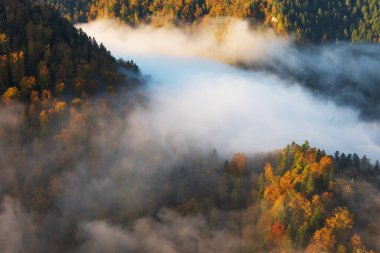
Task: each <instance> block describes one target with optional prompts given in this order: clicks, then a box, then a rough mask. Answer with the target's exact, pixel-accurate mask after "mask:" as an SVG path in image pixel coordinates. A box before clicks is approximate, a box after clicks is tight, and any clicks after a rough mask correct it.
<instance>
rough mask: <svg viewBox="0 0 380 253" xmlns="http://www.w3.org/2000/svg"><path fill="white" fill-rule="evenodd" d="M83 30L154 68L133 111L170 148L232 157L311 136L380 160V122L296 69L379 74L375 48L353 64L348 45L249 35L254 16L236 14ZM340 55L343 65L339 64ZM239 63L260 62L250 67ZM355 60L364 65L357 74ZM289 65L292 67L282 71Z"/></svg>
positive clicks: (322, 75)
mask: <svg viewBox="0 0 380 253" xmlns="http://www.w3.org/2000/svg"><path fill="white" fill-rule="evenodd" d="M80 27H81V28H82V29H83V30H84V31H85V32H86V33H88V34H89V35H90V36H94V37H95V38H96V39H97V41H99V42H102V43H104V45H105V46H106V47H107V48H108V49H109V50H110V51H111V53H112V54H113V55H114V56H115V57H120V58H124V59H130V58H132V59H134V60H135V61H136V62H137V64H138V65H139V66H140V68H141V69H142V71H143V73H144V74H149V75H151V79H150V82H149V84H148V85H147V87H146V91H145V92H146V94H147V97H148V101H149V102H148V106H147V107H144V108H140V109H137V110H135V112H134V113H133V118H134V119H135V120H137V121H138V122H140V123H139V124H140V125H141V126H142V128H141V131H142V132H144V135H145V136H149V138H153V139H156V140H157V141H159V142H161V143H163V145H166V146H167V147H170V145H172V146H173V147H175V148H174V149H175V150H178V147H182V146H186V145H181V144H189V145H191V146H194V145H195V146H197V148H205V147H206V148H209V147H213V148H216V149H217V150H218V151H219V152H221V153H222V154H231V153H233V152H238V151H239V152H247V153H251V152H257V151H268V150H272V149H275V148H280V147H283V146H284V145H286V144H288V143H290V142H292V141H296V142H299V143H302V142H303V141H304V140H309V141H310V142H311V143H312V144H313V145H315V146H317V147H319V148H322V149H325V150H326V151H327V152H329V153H333V152H335V151H336V150H339V151H341V152H346V153H347V152H350V153H354V152H356V153H358V154H359V155H363V154H366V155H368V156H369V157H370V158H372V159H373V160H374V159H378V157H379V154H380V147H379V143H380V136H379V134H378V133H379V125H378V123H377V121H376V120H371V121H364V120H362V118H363V117H362V111H361V108H358V107H357V106H356V104H354V103H353V104H349V103H342V102H341V101H340V100H339V99H337V98H336V97H334V96H321V94H322V95H323V94H324V93H323V92H319V91H321V90H323V89H325V86H318V85H319V82H315V83H313V85H317V86H318V87H317V89H310V86H311V85H309V83H307V80H304V79H303V78H301V77H302V75H301V77H300V75H296V74H294V72H295V71H296V70H297V71H298V72H297V73H305V74H306V73H309V72H310V71H309V72H307V71H306V70H307V69H313V68H314V70H315V71H314V73H313V74H314V75H317V77H318V78H319V79H318V80H327V79H329V80H330V83H336V82H338V81H339V78H340V76H339V75H344V76H345V77H347V78H349V80H352V79H353V78H354V77H355V78H356V79H358V78H360V76H365V77H366V78H367V80H368V79H370V78H371V75H368V72H371V73H372V75H373V74H374V68H373V65H375V66H377V65H376V64H379V62H378V61H376V59H375V58H371V56H368V55H369V54H368V50H370V51H371V50H372V49H371V46H369V45H368V46H366V47H365V48H366V49H367V51H365V50H364V51H363V54H362V55H363V57H361V58H359V61H363V63H364V61H365V62H367V61H368V59H372V62H373V64H369V67H368V68H366V69H365V68H364V67H361V66H360V64H355V65H353V66H351V65H350V64H349V63H350V62H351V61H352V60H353V58H352V57H353V56H352V54H345V52H346V51H347V50H351V49H350V48H349V49H347V47H349V46H347V45H342V46H339V45H334V46H329V47H330V48H331V49H333V48H335V49H334V50H331V51H328V48H329V47H328V46H321V47H314V48H313V49H312V50H311V49H309V50H305V49H298V47H296V46H295V45H293V44H292V43H291V42H290V41H289V40H287V39H285V38H278V37H276V36H275V35H274V34H272V33H271V32H264V33H259V32H255V31H254V32H251V30H250V29H251V28H250V27H249V26H248V24H247V23H245V22H244V21H238V20H228V21H220V20H218V21H214V22H211V23H209V24H201V25H199V27H195V28H194V27H191V28H187V29H186V28H183V29H180V28H167V27H166V28H163V27H161V28H155V27H153V26H141V27H138V28H131V27H128V26H127V25H124V24H119V23H117V22H115V21H96V22H92V23H90V24H84V25H80ZM111 28H112V29H111ZM223 31H224V32H225V34H224V35H220V34H221V33H222V32H223ZM222 34H223V33H222ZM353 47H355V46H353ZM368 48H369V49H368ZM354 49H355V50H356V51H358V50H359V51H360V48H354ZM357 54H359V55H361V54H360V52H357ZM317 55H322V56H320V58H318V57H317ZM308 57H310V59H309V58H308ZM326 57H327V58H326ZM313 59H317V60H318V61H317V60H316V61H313ZM360 59H361V60H360ZM345 60H346V61H345ZM271 61H273V62H271ZM338 62H341V63H342V66H343V67H341V68H338V69H337V68H336V66H338ZM344 62H348V64H344ZM232 63H244V64H245V65H250V66H254V67H252V68H250V69H249V70H243V69H240V68H238V67H236V65H231V64H232ZM276 63H278V66H277V65H276ZM329 64H330V66H329ZM283 65H285V67H281V66H283ZM255 66H256V67H255ZM257 66H260V67H257ZM276 66H277V70H276ZM350 66H351V67H355V66H357V68H356V69H355V71H350V70H352V69H351V67H350ZM363 66H367V65H366V64H363ZM286 71H287V72H286ZM289 71H290V73H291V74H289V75H284V73H288V72H289ZM335 71H336V73H337V74H335V75H333V73H334V72H335ZM330 72H331V75H330ZM336 86H338V84H336ZM319 87H320V88H319ZM316 90H317V92H315V91H316ZM346 91H347V92H346ZM348 91H350V92H348ZM345 92H346V94H350V93H353V92H352V89H351V90H349V89H348V90H347V89H344V88H342V89H341V90H340V91H339V89H338V90H337V93H338V94H344V93H345ZM360 94H361V93H360V92H358V94H356V95H357V96H360ZM354 100H355V97H354V96H352V101H354ZM344 101H345V100H344Z"/></svg>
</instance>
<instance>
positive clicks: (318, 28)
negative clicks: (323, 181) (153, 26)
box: [38, 0, 380, 42]
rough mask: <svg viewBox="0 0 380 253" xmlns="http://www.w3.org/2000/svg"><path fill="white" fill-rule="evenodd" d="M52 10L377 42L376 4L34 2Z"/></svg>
mask: <svg viewBox="0 0 380 253" xmlns="http://www.w3.org/2000/svg"><path fill="white" fill-rule="evenodd" d="M38 1H40V2H43V3H48V4H50V5H52V6H54V7H56V8H57V9H58V10H60V12H61V13H62V14H63V15H64V16H65V17H67V18H69V19H70V20H72V21H73V22H85V21H89V20H94V19H96V18H119V19H121V20H124V21H125V22H127V23H129V24H139V23H141V22H143V23H144V22H150V21H152V20H154V19H155V17H164V18H165V19H171V20H172V21H174V22H176V23H177V24H179V23H181V22H187V23H191V22H194V21H197V20H199V19H200V18H202V17H206V16H210V17H225V16H232V17H238V18H245V19H248V20H250V21H251V22H252V24H254V25H256V26H260V25H264V26H266V27H273V28H274V29H275V30H276V31H277V32H278V33H280V34H287V33H289V34H292V35H293V36H294V37H295V39H296V40H298V41H302V42H324V41H335V40H348V41H352V42H378V41H379V39H380V3H379V1H377V0H326V1H325V0H305V1H301V0H296V1H292V0H286V1H283V0H271V1H269V0H220V1H219V0H217V1H216V0H186V1H185V0H170V1H167V0H142V1H136V0H80V1H71V0H38Z"/></svg>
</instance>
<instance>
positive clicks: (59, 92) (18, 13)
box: [0, 0, 137, 102]
mask: <svg viewBox="0 0 380 253" xmlns="http://www.w3.org/2000/svg"><path fill="white" fill-rule="evenodd" d="M0 20H1V23H0V73H1V75H0V93H1V94H3V97H4V99H5V100H7V99H13V98H18V99H19V100H21V101H27V102H33V100H36V99H38V98H39V97H40V96H53V97H60V96H66V97H71V98H73V97H76V96H85V95H88V94H94V93H96V92H97V91H102V90H107V89H108V90H110V89H113V88H114V87H115V86H118V85H121V84H123V83H125V82H126V79H125V76H123V75H122V74H120V72H119V71H118V68H120V67H122V68H125V69H126V70H131V71H135V70H137V66H135V65H134V64H133V63H125V64H124V66H122V65H120V64H119V63H118V62H117V61H116V60H115V59H114V58H113V57H112V56H111V55H110V53H109V52H108V51H107V50H106V48H105V47H104V46H103V45H98V44H97V42H96V41H95V39H93V38H89V37H88V36H87V35H86V34H84V33H83V32H82V31H78V30H77V29H76V28H74V27H73V25H72V24H70V23H69V22H68V21H66V20H65V19H64V18H61V17H60V16H59V15H58V13H57V12H56V11H54V10H53V9H50V8H47V7H39V6H38V5H35V4H30V3H29V2H28V1H25V0H3V1H1V2H0ZM47 93H49V95H48V94H47ZM43 94H45V95H43Z"/></svg>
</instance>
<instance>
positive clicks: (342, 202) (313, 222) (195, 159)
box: [0, 0, 380, 253]
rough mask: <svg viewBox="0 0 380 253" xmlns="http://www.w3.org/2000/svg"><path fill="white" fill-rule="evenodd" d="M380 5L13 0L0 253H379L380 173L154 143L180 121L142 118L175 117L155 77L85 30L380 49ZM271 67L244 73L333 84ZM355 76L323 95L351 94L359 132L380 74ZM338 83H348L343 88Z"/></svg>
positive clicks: (291, 156)
mask: <svg viewBox="0 0 380 253" xmlns="http://www.w3.org/2000/svg"><path fill="white" fill-rule="evenodd" d="M41 1H42V2H44V3H45V5H40V4H39V3H38V2H41ZM46 4H48V5H49V6H47V5H46ZM379 7H380V4H379V2H378V1H375V0H373V1H371V0H361V1H353V0H345V1H333V0H328V1H319V0H313V1H311V0H307V1H298V0H297V1H279V0H273V1H266V0H254V1H247V0H231V1H224V0H223V1H215V0H186V1H183V0H181V1H177V0H171V1H163V0H144V1H136V0H123V1H122V0H108V1H100V0H80V1H70V0H39V1H28V0H0V94H1V99H0V100H1V101H0V103H1V106H0V251H1V252H6V253H22V252H30V253H37V252H58V253H59V252H73V253H77V252H78V253H82V252H83V253H84V252H86V253H87V252H95V253H97V252H99V253H101V252H136V253H139V252H150V253H194V252H200V253H211V252H221V253H223V252H225V253H229V252H237V253H254V252H310V253H318V252H337V253H345V252H353V253H366V252H368V253H369V252H379V251H380V244H379V240H380V217H379V215H378V213H379V212H380V192H379V190H380V163H379V161H377V160H376V159H372V158H369V157H368V156H366V155H363V154H361V155H359V154H357V153H347V152H346V153H344V152H340V151H336V152H335V153H328V152H326V151H325V150H324V149H323V148H318V147H314V146H313V145H314V144H313V143H309V142H308V141H305V142H304V143H302V144H301V143H296V142H291V143H289V144H288V145H286V146H284V147H280V148H277V149H274V150H266V151H265V152H264V151H263V152H240V150H236V151H235V153H233V154H225V153H224V152H222V151H221V150H218V149H217V148H214V147H210V146H207V147H206V148H204V147H202V148H199V147H198V146H196V145H190V144H188V143H186V142H185V141H183V140H182V139H180V138H179V137H178V136H175V135H169V134H166V133H165V131H159V130H160V129H159V130H157V131H156V129H155V128H152V125H159V123H160V122H161V121H171V120H173V119H170V118H168V117H167V118H165V117H163V118H164V119H156V117H158V118H159V117H160V116H162V114H159V113H157V114H156V113H155V112H156V111H153V113H152V114H153V116H150V117H153V119H155V120H154V121H152V122H153V123H152V122H151V121H148V120H146V119H145V118H146V117H147V116H146V114H147V111H149V110H150V106H152V105H155V106H157V107H160V106H161V107H164V105H162V104H160V103H159V102H157V101H153V102H152V101H150V100H153V99H152V98H151V97H149V92H148V91H150V90H149V87H148V86H149V85H148V84H149V80H150V79H151V78H153V77H149V76H146V75H144V74H145V73H144V72H143V71H142V69H141V68H140V67H139V66H138V64H136V63H135V62H134V61H133V60H132V59H128V60H125V59H124V58H123V59H116V58H115V57H114V56H113V55H112V54H111V52H110V51H108V49H107V48H106V47H105V46H104V45H103V44H102V43H98V42H97V41H96V39H95V38H93V37H91V36H88V35H87V34H86V33H85V32H84V31H83V30H81V29H77V28H75V27H74V25H73V23H72V22H86V21H89V20H93V19H96V18H105V17H107V18H116V17H117V18H119V19H121V20H124V21H126V22H127V23H129V24H132V25H137V24H139V23H140V22H141V23H145V22H146V23H149V22H155V21H154V19H155V18H158V17H160V16H162V17H165V18H168V19H171V21H174V22H176V23H177V24H178V25H181V24H182V23H183V22H184V23H193V22H197V20H198V19H199V18H207V17H219V16H233V17H238V18H244V19H248V20H249V22H250V24H251V25H253V26H262V27H261V28H258V29H264V27H266V26H268V27H272V28H274V29H275V30H276V31H277V32H278V33H279V34H280V36H281V34H284V33H285V34H287V33H289V34H293V35H294V37H295V40H296V41H299V42H308V43H309V42H310V43H311V42H317V43H319V42H325V41H335V40H347V41H351V42H377V41H379V38H380V17H379V14H378V8H379ZM379 11H380V10H379ZM329 49H330V48H328V49H326V50H329ZM306 50H308V49H306ZM344 52H346V51H344ZM368 52H370V51H368ZM315 54H317V53H315ZM369 54H370V53H369ZM370 55H371V57H373V58H375V60H374V61H375V62H376V64H378V61H376V60H378V59H377V58H376V57H377V55H378V54H370ZM285 56H286V55H285ZM300 57H301V56H300ZM371 57H369V58H370V59H372V58H371ZM285 58H286V57H285ZM268 59H269V60H268V61H270V60H273V61H275V62H278V64H277V66H276V68H275V67H274V65H271V64H269V63H268V62H266V63H263V64H257V63H253V64H252V65H249V66H248V65H245V66H244V67H245V68H250V67H252V68H253V69H260V70H263V71H272V72H273V73H274V74H273V75H275V74H276V75H279V76H282V75H285V76H289V79H291V77H293V76H294V77H295V79H296V80H297V81H299V82H306V83H307V85H306V86H308V89H309V90H310V89H313V88H315V87H317V86H318V87H320V83H322V82H325V79H323V78H322V77H321V78H320V79H315V80H314V79H313V78H312V77H314V76H323V75H324V72H323V71H321V70H320V69H318V68H317V67H316V65H308V66H311V67H310V68H312V69H307V70H305V71H303V72H296V71H295V70H294V69H290V68H280V67H278V66H280V65H281V63H283V62H281V61H280V60H279V59H276V58H268ZM300 59H302V58H300ZM312 59H315V58H312ZM317 59H318V61H319V60H320V58H317ZM349 59H350V60H352V58H349ZM366 60H367V58H366ZM376 64H374V65H373V66H374V68H376V67H377V66H378V65H376ZM205 66H207V65H205ZM287 66H288V65H287ZM314 67H315V68H314ZM167 68H168V69H169V71H170V72H168V73H170V74H172V75H173V76H174V73H175V72H176V70H175V69H173V70H171V69H170V66H168V67H167ZM305 68H306V67H305ZM347 69H348V70H349V68H347ZM347 69H343V71H342V73H343V72H349V71H348V70H347ZM223 71H224V72H228V71H225V70H224V69H223ZM239 71H243V70H241V69H239ZM272 72H271V73H272ZM359 72H360V73H359V74H362V73H367V72H365V71H364V70H362V69H359ZM239 73H240V72H239ZM244 73H245V72H244ZM342 73H338V74H337V75H336V76H337V77H336V79H334V80H330V79H329V81H330V82H331V86H330V89H326V90H325V93H323V92H321V94H322V95H326V94H330V95H329V96H327V95H326V96H327V97H337V96H338V95H342V94H340V92H339V90H340V89H343V88H341V87H344V88H347V87H354V88H353V89H355V90H356V91H357V94H359V95H358V97H360V99H357V100H355V101H352V97H349V96H348V95H347V96H346V97H344V96H339V99H340V100H339V101H340V102H341V103H342V104H343V105H347V104H350V105H352V107H353V108H359V109H358V115H360V116H361V118H360V116H358V120H359V123H362V121H360V120H361V119H362V118H364V119H365V120H367V121H370V123H371V124H376V123H377V120H378V118H379V115H378V108H377V107H376V106H377V105H378V103H379V102H378V99H379V96H378V95H377V93H369V92H368V90H370V91H372V89H374V87H376V84H377V83H378V80H379V79H378V76H376V73H375V74H374V73H373V72H370V74H371V75H373V76H374V77H372V76H371V75H370V76H369V77H368V79H365V80H367V81H368V82H367V83H368V85H367V86H365V87H364V88H360V87H362V86H363V85H364V84H363V83H364V81H357V80H356V79H355V78H354V77H353V75H350V73H349V74H342ZM245 74H246V73H245ZM359 74H358V75H359ZM247 75H248V74H247ZM344 78H346V79H344ZM311 79H313V80H314V82H312V81H311ZM326 80H327V79H326ZM337 80H338V81H341V80H345V81H347V82H344V84H342V85H341V86H338V88H336V89H335V90H333V87H332V85H333V84H334V83H335V82H337ZM327 84H328V85H330V83H327ZM202 85H203V83H202ZM204 86H206V84H204ZM368 87H369V88H368ZM153 91H154V92H158V90H154V89H153ZM338 93H339V94H338ZM310 96H311V95H310ZM164 98H165V99H168V100H173V101H175V99H176V98H175V95H172V94H169V95H167V96H164ZM366 100H370V101H369V102H368V103H366V104H364V105H363V104H361V103H360V102H361V101H366ZM198 102H199V101H198ZM191 106H195V105H193V104H191ZM172 107H174V106H172ZM210 107H212V106H210ZM175 109H177V108H175ZM216 109H219V108H216ZM178 110H184V108H182V107H181V106H180V104H179V105H178ZM204 110H205V111H206V110H207V108H204ZM262 110H263V111H264V113H263V114H266V111H265V109H264V106H263V109H262ZM184 111H185V110H184ZM212 113H213V114H214V111H212ZM181 114H186V112H181ZM355 115H356V114H355ZM265 116H267V115H264V117H265ZM192 120H194V119H192ZM173 121H179V119H174V120H173ZM232 121H233V119H231V120H229V121H228V122H227V123H228V124H233V123H234V122H232ZM367 121H365V122H367ZM231 122H232V123H231ZM175 123H176V127H178V128H181V127H183V128H184V127H186V126H183V125H184V124H185V123H186V122H175ZM181 123H182V125H181ZM224 123H225V122H221V124H224ZM238 124H245V122H238ZM363 124H364V123H363ZM371 126H372V125H371ZM205 127H207V126H205ZM295 127H296V126H295ZM284 128H285V126H284ZM191 131H194V132H196V129H195V127H194V128H192V129H191ZM263 131H264V130H263ZM225 138H227V137H225ZM352 138H353V139H355V138H357V139H359V138H360V136H356V135H354V134H353V136H352ZM373 138H374V139H375V138H376V136H375V137H373ZM238 141H241V142H243V140H242V139H239V140H238ZM333 141H335V139H334V140H333ZM358 143H359V142H358ZM258 145H261V144H260V143H258ZM263 145H264V144H263ZM358 145H359V144H358ZM342 148H343V147H342ZM370 148H372V146H371V147H370ZM371 159H372V160H371Z"/></svg>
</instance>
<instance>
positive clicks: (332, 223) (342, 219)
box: [326, 207, 354, 230]
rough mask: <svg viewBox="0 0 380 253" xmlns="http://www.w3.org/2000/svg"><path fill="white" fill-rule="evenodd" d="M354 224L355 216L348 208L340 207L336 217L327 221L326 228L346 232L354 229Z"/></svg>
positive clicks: (335, 214)
mask: <svg viewBox="0 0 380 253" xmlns="http://www.w3.org/2000/svg"><path fill="white" fill-rule="evenodd" d="M353 223H354V220H353V215H352V214H351V213H350V212H349V211H348V209H347V208H346V207H344V208H343V207H338V208H336V209H335V210H334V216H333V217H331V218H328V219H326V226H328V227H329V228H331V229H335V230H345V229H349V228H352V225H353Z"/></svg>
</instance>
